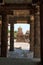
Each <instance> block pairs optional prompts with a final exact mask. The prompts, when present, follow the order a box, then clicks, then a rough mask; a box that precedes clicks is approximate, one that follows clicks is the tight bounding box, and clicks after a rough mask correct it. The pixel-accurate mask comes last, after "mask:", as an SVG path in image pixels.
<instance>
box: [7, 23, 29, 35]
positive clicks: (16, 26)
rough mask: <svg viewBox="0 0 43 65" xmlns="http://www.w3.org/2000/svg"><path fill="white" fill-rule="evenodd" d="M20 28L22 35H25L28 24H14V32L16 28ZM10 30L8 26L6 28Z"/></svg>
mask: <svg viewBox="0 0 43 65" xmlns="http://www.w3.org/2000/svg"><path fill="white" fill-rule="evenodd" d="M19 27H21V28H22V31H23V33H24V34H25V33H26V31H27V30H30V24H14V31H18V28H19ZM8 29H9V30H10V26H9V27H8Z"/></svg>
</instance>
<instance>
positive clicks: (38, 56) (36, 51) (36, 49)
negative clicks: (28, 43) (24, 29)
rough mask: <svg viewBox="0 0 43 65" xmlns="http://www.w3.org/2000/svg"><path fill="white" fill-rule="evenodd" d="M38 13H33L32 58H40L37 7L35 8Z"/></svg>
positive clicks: (38, 14)
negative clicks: (33, 39)
mask: <svg viewBox="0 0 43 65" xmlns="http://www.w3.org/2000/svg"><path fill="white" fill-rule="evenodd" d="M37 8H38V11H37V12H36V13H35V22H34V30H35V31H34V34H35V35H34V38H35V41H34V42H35V43H34V57H37V58H40V11H39V6H37Z"/></svg>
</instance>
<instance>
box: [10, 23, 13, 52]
mask: <svg viewBox="0 0 43 65" xmlns="http://www.w3.org/2000/svg"><path fill="white" fill-rule="evenodd" d="M10 51H14V24H13V23H11V28H10Z"/></svg>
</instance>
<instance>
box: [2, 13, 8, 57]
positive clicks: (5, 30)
mask: <svg viewBox="0 0 43 65" xmlns="http://www.w3.org/2000/svg"><path fill="white" fill-rule="evenodd" d="M7 44H8V22H7V15H6V13H5V12H4V13H3V14H2V28H1V57H7Z"/></svg>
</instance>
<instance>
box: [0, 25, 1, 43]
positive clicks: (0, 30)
mask: <svg viewBox="0 0 43 65" xmlns="http://www.w3.org/2000/svg"><path fill="white" fill-rule="evenodd" d="M0 44H1V24H0Z"/></svg>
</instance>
